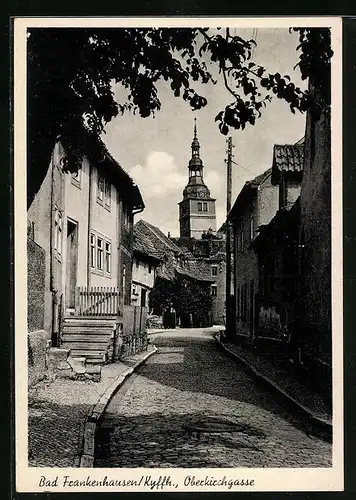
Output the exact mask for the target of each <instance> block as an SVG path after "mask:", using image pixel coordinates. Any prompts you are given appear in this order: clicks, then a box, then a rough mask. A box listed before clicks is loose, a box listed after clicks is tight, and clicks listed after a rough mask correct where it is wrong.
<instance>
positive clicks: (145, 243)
mask: <svg viewBox="0 0 356 500" xmlns="http://www.w3.org/2000/svg"><path fill="white" fill-rule="evenodd" d="M133 250H134V252H138V253H140V254H142V255H146V256H148V257H151V258H153V259H156V260H162V259H163V256H164V253H163V252H160V251H159V250H156V248H155V247H154V245H153V244H152V242H151V240H150V238H149V237H148V236H147V235H146V234H145V233H144V231H142V228H141V227H140V225H138V223H136V224H135V225H134V228H133Z"/></svg>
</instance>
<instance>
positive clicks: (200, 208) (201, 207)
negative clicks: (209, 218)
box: [198, 201, 203, 212]
mask: <svg viewBox="0 0 356 500" xmlns="http://www.w3.org/2000/svg"><path fill="white" fill-rule="evenodd" d="M202 211H203V204H202V202H201V201H199V202H198V212H202Z"/></svg>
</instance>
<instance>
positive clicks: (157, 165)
mask: <svg viewBox="0 0 356 500" xmlns="http://www.w3.org/2000/svg"><path fill="white" fill-rule="evenodd" d="M129 173H130V175H131V176H132V177H133V179H134V180H135V182H136V184H137V185H138V186H139V188H140V191H141V193H142V197H143V199H144V202H145V205H146V208H145V210H144V211H143V212H142V214H140V215H139V216H138V217H137V219H140V218H143V219H145V220H147V221H148V222H150V223H152V224H154V225H156V226H158V227H159V228H160V229H161V230H162V231H163V232H164V233H165V234H167V233H168V232H170V233H171V235H172V236H178V235H179V211H178V202H179V201H181V200H182V193H183V189H184V187H185V186H186V184H187V182H188V169H187V168H185V169H184V171H183V170H182V169H179V168H178V166H177V163H176V160H175V157H174V156H172V155H170V154H169V153H166V152H165V151H151V152H150V153H148V155H147V157H146V160H145V162H144V163H143V164H142V165H141V164H137V165H135V166H134V167H132V168H131V170H130V171H129ZM204 182H205V184H206V185H207V186H208V187H209V189H210V192H211V195H212V196H213V197H214V198H216V199H217V201H216V216H217V228H219V227H220V226H221V224H222V223H223V222H224V220H225V210H226V209H225V203H226V202H225V199H226V193H225V190H226V178H225V175H224V171H222V172H221V173H220V172H218V171H216V170H211V169H210V170H209V171H208V172H207V174H206V175H205V176H204Z"/></svg>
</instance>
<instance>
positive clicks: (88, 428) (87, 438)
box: [79, 344, 157, 467]
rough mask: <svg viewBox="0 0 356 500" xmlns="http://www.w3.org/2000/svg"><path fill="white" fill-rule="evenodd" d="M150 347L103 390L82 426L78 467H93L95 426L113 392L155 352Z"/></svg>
mask: <svg viewBox="0 0 356 500" xmlns="http://www.w3.org/2000/svg"><path fill="white" fill-rule="evenodd" d="M151 346H152V347H153V349H152V351H150V352H147V353H146V354H145V355H144V356H143V357H142V358H141V359H138V360H137V362H136V363H135V364H134V365H133V366H130V368H128V369H127V370H125V371H124V372H123V373H121V374H120V375H119V376H118V377H117V378H116V379H115V380H114V381H113V382H112V383H111V384H110V385H109V386H108V387H107V388H106V389H105V391H104V392H103V394H102V395H101V396H100V398H99V401H98V402H97V403H96V405H95V406H94V408H93V409H92V410H91V411H90V413H89V414H88V416H87V419H86V421H85V425H84V437H83V452H82V455H81V458H80V464H79V467H94V451H95V434H96V430H97V425H98V423H99V421H100V419H101V417H102V415H103V413H104V411H105V409H106V407H107V405H108V404H109V402H110V400H111V398H112V397H113V395H114V394H115V392H116V391H117V390H118V389H119V388H120V387H121V386H122V385H123V383H124V382H125V380H126V379H128V378H129V377H130V376H131V375H132V374H133V373H134V372H135V371H136V370H137V369H138V368H139V367H140V366H141V365H142V364H143V363H145V362H146V361H147V360H148V358H150V357H151V356H153V354H155V353H156V352H157V348H156V346H155V345H153V344H151Z"/></svg>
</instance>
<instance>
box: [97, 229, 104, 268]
mask: <svg viewBox="0 0 356 500" xmlns="http://www.w3.org/2000/svg"><path fill="white" fill-rule="evenodd" d="M103 246H104V242H103V239H102V238H99V237H97V239H96V265H97V268H98V269H99V271H102V270H103Z"/></svg>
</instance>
